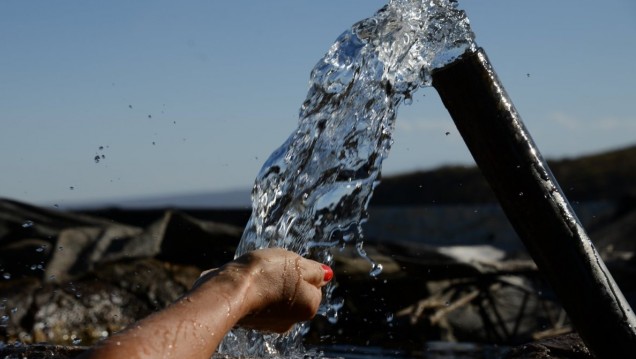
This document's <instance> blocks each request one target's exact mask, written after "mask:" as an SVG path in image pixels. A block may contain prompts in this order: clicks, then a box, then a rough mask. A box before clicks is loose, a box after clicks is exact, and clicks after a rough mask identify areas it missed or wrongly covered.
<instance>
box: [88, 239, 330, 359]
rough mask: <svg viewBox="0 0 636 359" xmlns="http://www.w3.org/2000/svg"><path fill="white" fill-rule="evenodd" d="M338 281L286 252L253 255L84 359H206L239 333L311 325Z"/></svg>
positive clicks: (210, 275) (204, 279)
mask: <svg viewBox="0 0 636 359" xmlns="http://www.w3.org/2000/svg"><path fill="white" fill-rule="evenodd" d="M332 275H333V272H331V269H330V268H329V267H327V266H324V265H321V264H320V263H318V262H315V261H312V260H309V259H306V258H302V257H300V256H298V255H297V254H295V253H293V252H289V251H286V250H284V249H280V248H268V249H261V250H257V251H254V252H250V253H248V254H246V255H244V256H241V257H239V258H237V259H236V260H234V261H232V262H229V263H227V264H226V265H224V266H223V267H221V268H217V269H212V270H209V271H206V272H204V273H203V274H202V275H201V277H200V278H199V279H198V280H197V282H196V283H195V284H194V286H193V288H192V289H191V290H190V291H189V292H187V293H186V294H185V295H184V296H183V297H181V298H180V299H179V300H177V301H176V302H175V303H173V304H171V305H170V306H168V307H167V308H166V309H164V310H162V311H160V312H157V313H154V314H152V315H150V316H149V317H147V318H145V319H143V320H141V321H139V322H137V323H135V324H133V325H131V326H130V327H128V328H127V329H125V330H124V331H122V332H119V333H117V334H115V335H113V336H111V337H109V338H108V339H106V340H104V341H102V342H100V343H99V344H97V345H96V346H95V347H93V348H91V349H90V350H89V351H87V352H85V353H83V354H81V355H80V356H79V357H78V359H87V358H90V359H111V358H112V359H115V358H117V359H119V358H139V359H141V358H202V359H208V358H210V356H211V355H212V354H213V353H214V351H215V350H216V348H217V346H218V345H219V343H220V342H221V340H222V339H223V337H224V336H225V334H226V333H227V332H228V331H229V330H230V329H231V328H232V327H234V326H235V325H240V326H242V327H246V328H251V329H258V330H262V331H268V332H277V333H284V332H286V331H288V330H289V329H291V327H292V326H293V325H294V324H295V323H297V322H301V321H306V320H309V319H311V318H313V317H314V315H316V312H317V310H318V306H319V305H320V300H321V298H322V293H321V288H322V287H323V286H324V285H325V284H327V283H328V282H329V280H331V277H332Z"/></svg>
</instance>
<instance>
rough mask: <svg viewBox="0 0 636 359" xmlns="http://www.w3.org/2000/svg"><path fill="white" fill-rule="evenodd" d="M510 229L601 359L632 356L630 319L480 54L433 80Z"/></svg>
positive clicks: (635, 346) (635, 328)
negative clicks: (509, 224) (502, 211)
mask: <svg viewBox="0 0 636 359" xmlns="http://www.w3.org/2000/svg"><path fill="white" fill-rule="evenodd" d="M433 87H435V89H436V90H437V92H438V93H439V95H440V97H441V99H442V101H443V102H444V105H445V106H446V108H447V109H448V111H449V113H450V115H451V117H452V118H453V121H454V122H455V125H456V126H457V129H458V130H459V132H460V133H461V135H462V137H463V139H464V141H465V142H466V145H467V146H468V148H469V150H470V152H471V153H472V155H473V158H474V159H475V162H476V163H477V165H478V166H479V168H480V169H481V171H482V173H483V174H484V176H485V178H486V180H487V181H488V182H489V183H490V185H491V187H492V189H493V190H494V192H495V194H496V196H497V198H498V199H499V202H500V203H501V206H502V208H503V209H504V211H505V213H506V215H507V217H508V219H509V220H510V222H511V224H512V226H513V227H514V228H515V230H516V231H517V233H518V235H519V237H521V239H522V240H523V242H524V244H525V246H526V248H527V249H528V251H529V252H530V254H531V255H532V258H533V259H534V261H535V262H536V264H537V266H538V267H539V269H540V270H541V272H542V273H543V274H544V275H545V276H546V277H547V279H548V282H549V283H550V285H551V286H552V288H553V290H554V291H555V292H556V294H557V295H558V297H559V299H560V301H561V303H562V305H563V307H564V308H565V310H566V311H567V313H568V315H569V316H570V319H571V321H572V323H573V325H574V327H575V328H576V329H577V331H578V332H579V334H580V336H581V338H582V339H583V340H584V342H585V344H586V345H587V346H588V348H589V349H590V350H591V351H592V352H594V353H595V354H596V355H597V357H599V358H612V359H613V358H625V357H629V356H633V355H635V354H636V317H635V316H634V313H633V312H632V310H631V308H630V306H629V304H628V303H627V301H626V300H625V298H624V296H623V294H622V293H621V291H620V289H619V288H618V286H617V285H616V283H615V282H614V279H613V278H612V276H611V275H610V273H609V271H608V270H607V268H606V267H605V264H604V263H603V261H602V260H601V258H600V257H599V255H598V253H597V252H596V249H595V248H594V246H593V245H592V242H591V241H590V239H589V238H588V236H587V234H586V233H585V230H584V229H583V227H582V226H581V224H580V222H579V220H578V219H577V217H576V215H575V214H574V211H573V210H572V208H571V207H570V205H569V203H568V202H567V199H566V198H565V195H564V194H563V191H562V190H561V189H560V188H559V185H558V183H557V181H556V180H555V179H554V177H553V175H552V173H551V172H550V169H549V168H548V166H547V164H546V162H545V161H544V160H543V158H542V157H541V154H540V153H539V150H538V149H537V147H536V146H535V144H534V142H533V141H532V139H531V137H530V134H529V133H528V131H527V130H526V128H525V127H524V125H523V123H522V121H521V118H520V117H519V115H518V114H517V111H516V110H515V108H514V106H513V105H512V102H511V101H510V99H509V98H508V96H507V95H506V93H505V90H504V88H503V86H502V85H501V83H500V82H499V80H498V79H497V75H496V74H495V72H494V70H493V69H492V67H491V65H490V63H489V61H488V58H487V57H486V54H485V53H484V51H483V50H482V49H478V50H477V51H476V52H468V53H466V54H464V55H463V56H462V57H461V58H460V59H458V60H457V61H454V62H453V63H452V64H450V65H448V66H446V67H444V68H442V69H440V70H438V71H437V72H435V73H434V74H433Z"/></svg>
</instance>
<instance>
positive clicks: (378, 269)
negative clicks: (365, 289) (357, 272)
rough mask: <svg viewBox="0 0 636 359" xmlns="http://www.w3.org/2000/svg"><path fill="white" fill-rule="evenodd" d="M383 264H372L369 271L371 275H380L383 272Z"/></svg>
mask: <svg viewBox="0 0 636 359" xmlns="http://www.w3.org/2000/svg"><path fill="white" fill-rule="evenodd" d="M382 269H383V267H382V264H380V263H374V264H373V265H372V266H371V271H369V275H371V276H372V277H377V276H379V275H380V273H382Z"/></svg>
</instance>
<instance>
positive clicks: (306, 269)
mask: <svg viewBox="0 0 636 359" xmlns="http://www.w3.org/2000/svg"><path fill="white" fill-rule="evenodd" d="M302 261H303V262H302V264H301V265H300V267H301V270H302V272H301V273H302V276H303V279H304V280H305V281H307V282H309V283H311V284H313V285H314V286H316V287H318V288H320V287H323V286H325V285H326V284H327V283H329V281H331V279H332V278H333V270H332V269H331V267H329V266H328V265H326V264H322V263H318V262H316V261H313V260H311V259H305V258H303V260H302Z"/></svg>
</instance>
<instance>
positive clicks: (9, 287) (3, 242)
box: [0, 200, 636, 358]
mask: <svg viewBox="0 0 636 359" xmlns="http://www.w3.org/2000/svg"><path fill="white" fill-rule="evenodd" d="M630 206H631V207H630ZM635 208H636V206H633V202H629V201H626V202H625V203H622V204H620V205H618V204H617V205H615V206H612V207H611V208H610V209H611V210H608V209H607V208H605V207H604V209H603V211H602V215H601V214H599V215H591V216H590V218H592V217H596V219H595V221H593V225H592V224H591V226H592V227H593V229H594V230H593V231H591V237H592V238H593V239H594V240H595V242H596V243H597V245H598V246H599V249H600V252H601V253H602V254H603V256H604V258H605V260H606V261H607V264H608V267H609V268H610V269H611V270H612V272H613V274H614V276H615V277H616V279H617V281H618V282H619V285H620V286H621V288H622V289H623V291H624V292H625V294H626V296H627V298H628V299H630V300H632V304H633V299H634V298H636V286H635V285H634V284H633V283H636V282H635V281H634V280H633V279H634V273H636V272H635V271H634V269H636V267H635V264H636V263H635V260H634V257H633V253H634V250H635V248H634V244H633V241H632V240H630V239H631V238H634V234H636V231H635V228H636V227H635V223H636V220H634V218H636V217H634V216H636V210H635ZM421 210H422V209H420V211H421ZM447 210H449V211H450V209H447ZM375 211H376V212H375V214H377V216H378V217H380V215H379V213H381V212H382V211H383V210H382V209H381V208H378V209H376V210H375ZM384 211H385V212H386V213H385V214H384V215H385V216H388V214H387V213H388V212H387V209H386V208H385V209H384ZM389 212H390V211H389ZM154 213H155V218H154V219H150V218H151V217H152V216H151V215H148V213H147V216H145V217H144V218H146V220H145V221H143V224H141V225H134V224H131V223H123V222H121V221H116V220H114V219H113V216H110V217H108V216H104V217H98V216H95V215H87V214H81V213H69V212H62V211H59V210H56V209H45V208H40V207H36V206H31V205H27V204H24V203H19V202H15V201H10V200H0V342H1V343H4V344H2V345H1V346H0V357H2V358H5V357H7V358H12V357H16V358H48V357H56V358H64V357H71V356H72V355H74V353H77V351H79V350H82V348H83V347H84V346H89V345H91V344H93V343H95V342H96V341H98V340H100V339H101V338H104V337H106V336H108V335H110V334H111V333H113V332H116V331H118V330H120V329H122V328H124V327H125V326H126V325H128V324H130V323H132V322H134V321H135V320H137V319H139V318H141V317H144V316H146V315H148V314H149V313H151V312H153V311H156V310H158V309H160V308H162V307H164V306H165V305H167V304H168V303H170V302H171V301H173V300H175V299H176V298H177V297H179V296H180V295H181V294H182V293H183V292H184V291H185V290H187V288H189V287H190V286H191V284H192V283H193V282H194V280H195V279H196V278H197V276H198V275H199V273H200V271H201V270H203V269H207V268H211V267H216V266H219V265H221V264H222V263H225V262H227V261H228V260H230V259H231V258H232V256H233V253H234V248H235V246H236V245H237V243H238V241H239V238H240V235H241V232H242V226H241V225H239V224H238V223H236V222H239V221H240V220H237V219H236V218H235V219H234V220H232V219H228V218H227V217H226V218H224V219H223V221H218V220H215V219H214V218H201V217H202V216H200V213H187V212H181V211H162V212H154ZM392 213H393V215H395V213H394V212H392ZM404 213H406V212H404ZM457 213H459V214H457ZM457 213H455V215H456V216H459V215H462V214H461V213H463V212H457ZM102 214H104V213H102ZM224 215H225V216H227V213H225V214H224ZM445 215H447V216H452V215H453V214H451V213H450V212H448V213H446V214H445ZM463 215H464V216H465V213H464V214H463ZM241 216H244V214H241ZM131 217H134V215H131ZM488 217H489V218H491V217H492V216H491V215H488ZM218 218H221V217H218ZM372 218H373V213H372ZM387 218H388V220H387ZM504 220H505V219H504ZM394 222H395V221H392V220H391V219H390V217H386V218H385V221H384V222H383V223H394ZM482 222H483V221H482ZM139 223H142V222H139ZM463 223H466V221H464V222H463ZM484 225H487V223H484ZM378 226H379V227H376V229H373V227H372V226H371V227H370V228H369V229H368V231H367V236H368V238H369V240H368V241H367V243H366V244H365V248H366V250H367V252H368V254H369V255H370V257H371V258H372V259H373V260H375V261H377V262H379V263H381V264H382V265H383V267H384V271H383V272H382V274H381V275H379V276H377V277H371V276H369V274H368V273H369V270H370V268H371V265H370V263H368V262H367V261H366V260H364V259H361V258H360V257H359V256H358V255H357V254H356V253H355V251H354V250H353V249H351V248H344V249H334V256H335V265H334V270H335V272H336V281H337V284H338V285H337V288H336V289H335V291H334V297H336V298H341V299H342V300H343V303H344V305H343V307H342V309H341V310H340V312H339V320H338V322H337V323H335V324H333V323H330V322H329V321H328V320H327V319H326V318H324V317H317V318H316V319H315V320H314V321H313V322H312V326H311V330H310V332H309V334H308V335H307V337H306V344H307V345H308V346H317V347H323V346H330V345H337V344H343V343H346V344H347V345H354V346H355V345H358V346H373V347H378V348H386V349H399V350H400V351H402V352H404V353H406V354H407V355H409V356H419V357H431V356H426V351H427V343H432V342H458V343H465V342H466V343H477V344H480V345H491V346H492V345H495V346H499V347H501V348H507V347H512V348H515V349H512V350H510V351H509V352H508V357H509V358H592V356H591V354H590V353H589V352H587V350H586V349H585V346H584V345H583V344H582V343H581V341H580V339H579V338H578V337H577V336H576V335H575V334H574V333H573V328H572V327H571V326H570V324H569V321H568V318H567V315H566V313H565V312H564V311H563V310H562V309H561V307H560V305H559V303H558V301H557V299H556V298H555V297H554V295H553V294H552V291H551V290H550V288H549V287H548V286H547V285H546V284H545V282H544V281H543V279H542V277H541V274H540V273H539V272H538V271H537V269H536V267H535V265H534V263H533V262H532V261H531V260H530V259H528V257H527V256H525V255H524V254H523V251H522V248H517V247H515V248H514V250H510V248H508V247H506V246H503V245H500V244H501V243H504V242H506V243H507V241H508V239H506V241H503V239H501V238H500V237H502V236H503V234H502V233H508V232H506V231H507V230H502V232H501V233H500V232H497V231H494V230H491V232H496V233H491V234H492V236H489V235H487V234H488V233H487V232H488V230H484V228H488V227H487V226H486V227H483V226H482V227H480V228H481V229H480V228H475V231H480V230H481V232H478V233H484V235H483V236H478V238H477V239H475V238H473V239H472V240H470V241H464V242H463V243H462V241H459V240H456V241H454V242H452V245H441V244H440V243H437V242H434V241H430V240H429V241H428V242H427V241H426V240H422V241H417V240H413V239H412V238H405V239H401V238H396V237H399V236H396V237H394V238H386V237H387V236H386V235H385V234H383V232H382V231H381V229H380V227H382V226H383V225H378ZM498 226H499V225H498ZM495 227H497V226H495ZM504 227H505V226H504ZM504 227H501V228H504ZM493 228H494V227H493ZM497 228H499V227H497ZM462 230H464V229H462ZM387 233H390V232H387ZM393 233H399V232H393ZM425 233H426V232H425ZM442 235H443V233H442V234H440V236H442ZM446 235H448V233H446ZM493 236H494V237H493ZM440 238H441V237H440ZM500 239H501V240H500ZM512 240H513V241H514V238H513V239H512ZM442 244H443V243H442ZM564 335H565V336H564ZM555 338H557V339H555ZM15 343H18V344H15ZM38 343H39V344H38ZM41 343H46V344H41ZM502 352H503V351H502ZM47 353H51V355H52V354H55V356H46V355H49V354H47ZM11 355H14V356H11ZM476 357H486V356H476Z"/></svg>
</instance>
